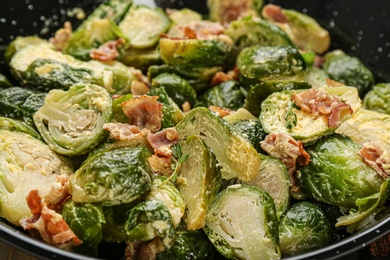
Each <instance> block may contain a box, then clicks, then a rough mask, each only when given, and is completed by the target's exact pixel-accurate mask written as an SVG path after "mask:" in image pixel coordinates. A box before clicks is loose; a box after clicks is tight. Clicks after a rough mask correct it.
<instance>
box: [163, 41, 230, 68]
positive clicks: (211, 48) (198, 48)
mask: <svg viewBox="0 0 390 260" xmlns="http://www.w3.org/2000/svg"><path fill="white" fill-rule="evenodd" d="M232 45H233V44H232V43H228V42H227V41H225V40H221V39H219V38H215V39H209V40H198V39H169V38H161V39H160V42H159V49H160V55H161V59H162V60H163V61H164V62H165V63H167V64H169V65H173V66H194V67H212V66H222V65H224V63H225V60H226V58H227V56H228V54H229V52H230V50H231V48H232Z"/></svg>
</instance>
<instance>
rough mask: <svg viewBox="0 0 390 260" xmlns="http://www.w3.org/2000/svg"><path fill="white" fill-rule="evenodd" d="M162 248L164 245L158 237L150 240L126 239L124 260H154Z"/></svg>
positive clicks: (163, 248)
mask: <svg viewBox="0 0 390 260" xmlns="http://www.w3.org/2000/svg"><path fill="white" fill-rule="evenodd" d="M164 250H165V246H164V244H163V243H162V241H161V239H160V238H159V237H156V238H154V239H153V240H151V241H140V242H131V241H126V248H125V257H126V260H154V259H156V255H157V254H158V253H161V252H163V251H164Z"/></svg>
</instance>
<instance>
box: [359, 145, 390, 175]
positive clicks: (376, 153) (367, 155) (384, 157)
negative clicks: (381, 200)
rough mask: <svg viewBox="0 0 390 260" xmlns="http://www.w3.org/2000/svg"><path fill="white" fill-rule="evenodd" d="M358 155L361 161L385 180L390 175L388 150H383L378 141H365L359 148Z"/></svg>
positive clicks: (389, 154)
mask: <svg viewBox="0 0 390 260" xmlns="http://www.w3.org/2000/svg"><path fill="white" fill-rule="evenodd" d="M358 155H359V156H360V157H362V159H363V161H364V162H365V163H366V164H367V165H368V166H370V167H371V168H373V169H374V170H375V171H376V172H378V174H379V175H380V176H381V177H382V178H383V179H384V180H386V179H387V178H389V176H390V152H388V151H384V150H383V149H382V148H381V147H380V146H379V144H378V143H376V142H369V143H365V144H364V145H363V146H362V148H361V149H360V151H359V153H358Z"/></svg>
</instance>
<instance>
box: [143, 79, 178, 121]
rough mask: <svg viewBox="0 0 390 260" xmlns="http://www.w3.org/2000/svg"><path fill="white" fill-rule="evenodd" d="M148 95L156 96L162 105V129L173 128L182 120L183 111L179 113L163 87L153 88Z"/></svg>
mask: <svg viewBox="0 0 390 260" xmlns="http://www.w3.org/2000/svg"><path fill="white" fill-rule="evenodd" d="M171 92H172V91H171ZM148 95H149V96H158V102H160V103H162V104H163V109H162V113H163V118H162V125H163V127H164V128H167V127H172V126H175V125H176V124H177V123H179V122H180V121H181V120H182V119H183V118H184V113H183V111H181V109H180V108H179V107H178V105H177V104H176V103H175V102H174V101H173V100H172V99H171V98H170V97H169V95H168V93H167V91H166V90H165V87H163V86H161V87H153V88H151V89H150V91H149V93H148Z"/></svg>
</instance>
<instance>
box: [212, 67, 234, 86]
mask: <svg viewBox="0 0 390 260" xmlns="http://www.w3.org/2000/svg"><path fill="white" fill-rule="evenodd" d="M229 80H233V77H232V76H231V75H229V74H226V73H225V72H223V71H218V72H217V73H215V75H214V77H213V78H212V79H211V83H210V85H211V86H212V87H214V86H216V85H218V84H220V83H222V82H226V81H229Z"/></svg>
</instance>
